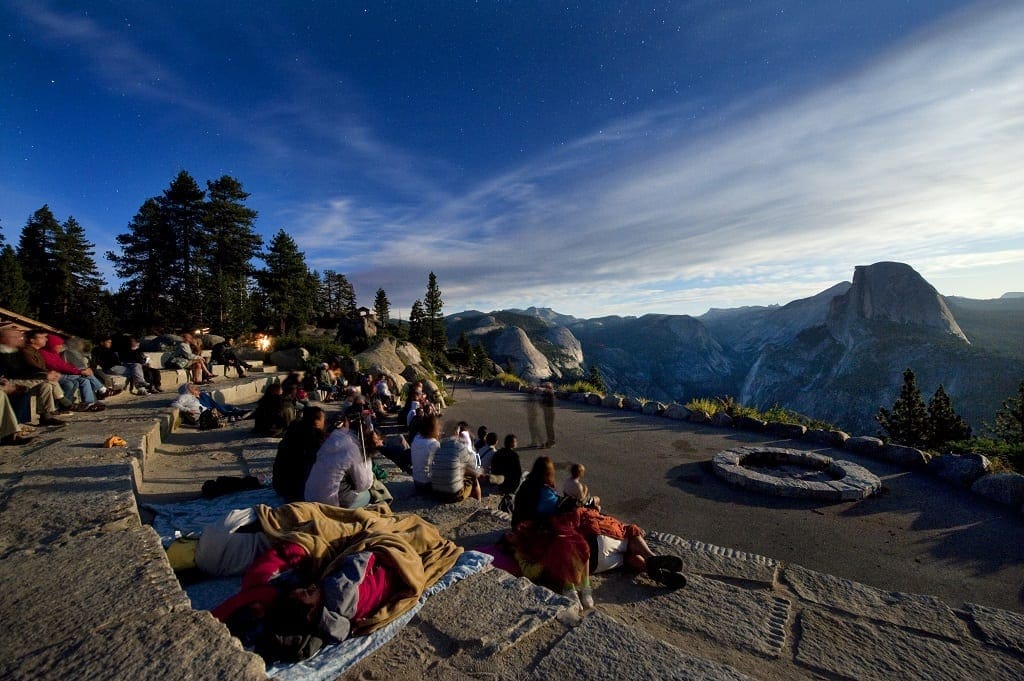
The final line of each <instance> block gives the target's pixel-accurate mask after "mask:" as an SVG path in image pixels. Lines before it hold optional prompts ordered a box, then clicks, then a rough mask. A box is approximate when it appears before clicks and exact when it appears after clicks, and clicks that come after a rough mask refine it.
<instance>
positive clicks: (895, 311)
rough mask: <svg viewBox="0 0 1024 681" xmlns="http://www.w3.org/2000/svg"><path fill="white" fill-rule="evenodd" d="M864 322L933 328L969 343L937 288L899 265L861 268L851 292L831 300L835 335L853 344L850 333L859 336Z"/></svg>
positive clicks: (855, 270) (855, 271)
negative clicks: (858, 333)
mask: <svg viewBox="0 0 1024 681" xmlns="http://www.w3.org/2000/svg"><path fill="white" fill-rule="evenodd" d="M864 321H881V322H893V323H896V324H906V325H908V326H918V327H923V328H927V329H934V330H936V331H938V332H940V333H945V334H950V335H952V336H955V337H956V338H959V339H960V340H962V341H964V342H965V343H966V342H969V341H968V340H967V336H965V335H964V332H963V331H962V330H961V329H960V325H959V324H957V322H956V319H954V318H953V313H952V312H950V310H949V307H948V306H947V305H946V301H945V299H944V298H943V297H942V296H941V295H939V292H938V291H936V290H935V287H934V286H932V285H931V284H929V283H928V282H927V281H925V280H924V277H922V276H921V275H920V274H918V273H917V272H916V271H915V270H914V269H913V268H911V267H910V266H909V265H905V264H903V263H899V262H880V263H875V264H874V265H860V266H858V267H857V268H856V269H854V272H853V285H852V286H851V287H850V289H849V290H848V291H847V292H846V293H845V294H844V295H841V296H836V297H835V298H834V299H833V300H832V305H831V309H830V310H829V315H828V325H829V328H830V329H831V330H832V332H833V334H834V335H836V336H838V337H842V338H844V339H845V340H846V341H847V342H852V340H853V338H852V336H851V334H855V333H857V332H858V331H859V330H860V329H861V327H863V322H864Z"/></svg>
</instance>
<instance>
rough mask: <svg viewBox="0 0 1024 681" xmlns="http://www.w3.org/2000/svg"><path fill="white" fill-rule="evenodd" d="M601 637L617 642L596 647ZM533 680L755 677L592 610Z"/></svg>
mask: <svg viewBox="0 0 1024 681" xmlns="http://www.w3.org/2000/svg"><path fill="white" fill-rule="evenodd" d="M595 641H607V642H612V641H614V642H615V645H613V646H612V645H605V646H600V647H596V646H595V645H594V642H595ZM533 678H536V679H544V680H548V679H590V680H591V681H603V680H607V681H633V680H634V679H636V680H637V681H649V680H650V679H680V680H682V679H707V680H709V681H711V680H715V681H740V680H741V679H747V680H749V679H750V677H749V676H746V675H744V674H741V673H740V672H738V671H736V670H735V669H733V668H732V667H728V666H726V665H722V664H718V663H715V662H709V661H708V660H704V659H701V658H699V657H692V656H690V655H687V654H686V653H685V652H683V651H682V650H680V649H679V648H676V647H675V646H672V645H669V644H668V643H665V642H663V641H659V640H658V639H656V638H654V637H652V636H650V635H649V634H647V633H645V632H643V631H642V630H639V629H635V628H632V627H627V626H625V625H623V624H620V623H619V622H617V621H615V620H614V619H612V618H610V617H608V616H606V615H603V614H601V613H592V614H591V615H589V616H587V617H586V618H584V620H583V622H582V624H580V625H579V626H578V627H575V628H573V630H572V631H570V632H569V633H568V634H566V635H565V637H564V638H562V640H561V641H559V642H558V644H557V645H555V646H554V648H552V649H551V652H550V653H548V654H547V655H546V656H545V657H544V658H543V659H542V660H541V661H540V663H539V664H538V665H537V668H536V669H535V670H534V674H533Z"/></svg>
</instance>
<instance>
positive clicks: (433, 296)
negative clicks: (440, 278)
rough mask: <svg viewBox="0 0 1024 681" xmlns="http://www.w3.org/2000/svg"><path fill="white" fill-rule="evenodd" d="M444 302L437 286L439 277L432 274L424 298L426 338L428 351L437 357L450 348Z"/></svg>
mask: <svg viewBox="0 0 1024 681" xmlns="http://www.w3.org/2000/svg"><path fill="white" fill-rule="evenodd" d="M443 308H444V301H443V300H441V289H440V288H439V287H438V285H437V276H436V275H435V274H434V273H433V272H431V273H430V276H429V277H428V278H427V294H426V295H425V296H424V298H423V317H424V319H423V322H424V336H425V341H426V347H427V350H428V351H429V352H430V353H432V354H434V355H435V356H440V355H442V354H444V351H445V349H446V348H447V347H448V337H447V336H446V335H445V325H444V313H443V312H442V309H443Z"/></svg>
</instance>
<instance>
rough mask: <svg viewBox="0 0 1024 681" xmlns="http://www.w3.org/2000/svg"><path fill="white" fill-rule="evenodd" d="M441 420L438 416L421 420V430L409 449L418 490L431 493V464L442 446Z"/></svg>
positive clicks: (415, 485) (413, 479) (413, 475)
mask: <svg viewBox="0 0 1024 681" xmlns="http://www.w3.org/2000/svg"><path fill="white" fill-rule="evenodd" d="M440 436H441V420H440V419H439V418H438V417H437V416H426V417H424V418H423V419H422V420H421V421H420V422H419V432H418V433H417V434H416V437H415V438H413V441H412V446H411V448H410V451H409V458H410V459H411V460H412V481H413V486H414V487H415V489H416V491H417V492H420V493H429V492H430V490H431V486H430V466H431V464H432V463H433V460H434V454H435V453H436V452H437V450H438V448H439V447H440V446H441V443H440V441H438V438H439V437H440Z"/></svg>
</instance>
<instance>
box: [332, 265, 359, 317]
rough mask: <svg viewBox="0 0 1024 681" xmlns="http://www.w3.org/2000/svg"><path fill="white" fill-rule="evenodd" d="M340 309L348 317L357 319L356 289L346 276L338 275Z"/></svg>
mask: <svg viewBox="0 0 1024 681" xmlns="http://www.w3.org/2000/svg"><path fill="white" fill-rule="evenodd" d="M337 287H338V309H339V312H340V313H341V314H343V315H345V316H346V317H355V316H356V314H357V311H358V309H359V308H358V304H357V303H356V287H355V286H353V285H352V282H350V281H349V280H348V277H346V276H345V275H344V274H338V275H337Z"/></svg>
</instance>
